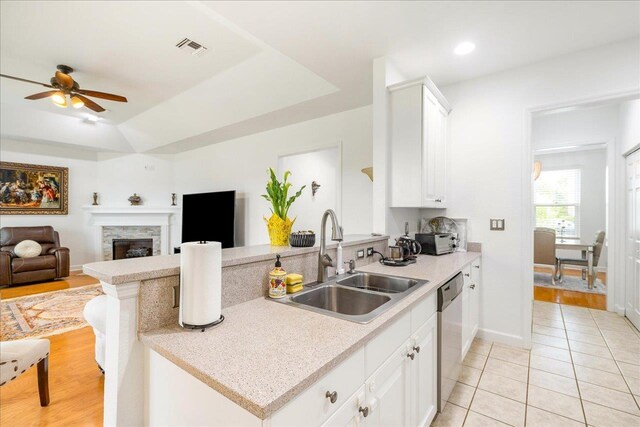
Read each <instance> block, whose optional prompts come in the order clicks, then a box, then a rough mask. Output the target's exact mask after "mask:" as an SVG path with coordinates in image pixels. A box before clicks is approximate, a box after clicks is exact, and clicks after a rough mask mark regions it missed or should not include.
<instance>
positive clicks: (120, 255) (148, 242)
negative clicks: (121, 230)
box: [111, 239, 157, 260]
mask: <svg viewBox="0 0 640 427" xmlns="http://www.w3.org/2000/svg"><path fill="white" fill-rule="evenodd" d="M111 248H112V250H111V253H112V258H113V259H114V260H116V259H127V258H139V257H145V256H153V255H157V253H156V254H154V253H153V239H113V240H112V242H111Z"/></svg>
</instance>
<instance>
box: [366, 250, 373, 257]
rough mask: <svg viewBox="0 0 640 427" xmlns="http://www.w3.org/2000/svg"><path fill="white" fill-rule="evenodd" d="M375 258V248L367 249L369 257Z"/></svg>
mask: <svg viewBox="0 0 640 427" xmlns="http://www.w3.org/2000/svg"><path fill="white" fill-rule="evenodd" d="M370 256H373V248H367V257H370Z"/></svg>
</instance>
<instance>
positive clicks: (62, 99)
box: [51, 91, 67, 108]
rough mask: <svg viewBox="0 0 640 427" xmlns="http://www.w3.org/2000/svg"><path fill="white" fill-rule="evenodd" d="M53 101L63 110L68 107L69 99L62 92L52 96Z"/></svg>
mask: <svg viewBox="0 0 640 427" xmlns="http://www.w3.org/2000/svg"><path fill="white" fill-rule="evenodd" d="M51 101H53V103H54V104H55V105H57V106H58V107H61V108H66V107H67V97H66V96H65V95H64V93H63V92H62V91H58V92H56V93H54V94H53V95H51Z"/></svg>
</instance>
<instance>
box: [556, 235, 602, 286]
mask: <svg viewBox="0 0 640 427" xmlns="http://www.w3.org/2000/svg"><path fill="white" fill-rule="evenodd" d="M557 249H564V250H574V251H580V252H581V254H582V259H586V260H587V284H588V286H589V289H593V282H594V279H595V274H594V272H593V242H584V241H580V240H576V239H556V250H557Z"/></svg>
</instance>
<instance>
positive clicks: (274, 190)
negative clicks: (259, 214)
mask: <svg viewBox="0 0 640 427" xmlns="http://www.w3.org/2000/svg"><path fill="white" fill-rule="evenodd" d="M268 173H269V177H270V180H269V182H267V194H263V195H262V197H264V198H265V200H267V201H268V202H270V203H271V206H272V207H271V218H269V219H266V218H264V220H265V222H266V223H267V229H268V230H269V239H270V240H271V244H272V245H273V246H288V245H289V236H290V235H291V227H292V226H293V223H294V222H295V220H296V219H295V218H294V219H293V220H291V219H290V218H289V217H288V216H287V214H288V213H289V208H290V207H291V205H292V204H293V202H295V200H296V199H297V198H298V197H300V195H301V194H302V190H304V188H305V187H306V185H303V186H302V187H301V188H300V190H298V192H297V193H295V194H294V195H293V196H291V197H289V188H290V187H291V183H290V182H287V179H288V178H289V176H290V175H291V172H290V171H286V172H285V173H284V177H283V179H282V182H280V181H278V178H277V177H276V173H275V172H274V170H273V169H272V168H269V171H268Z"/></svg>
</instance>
